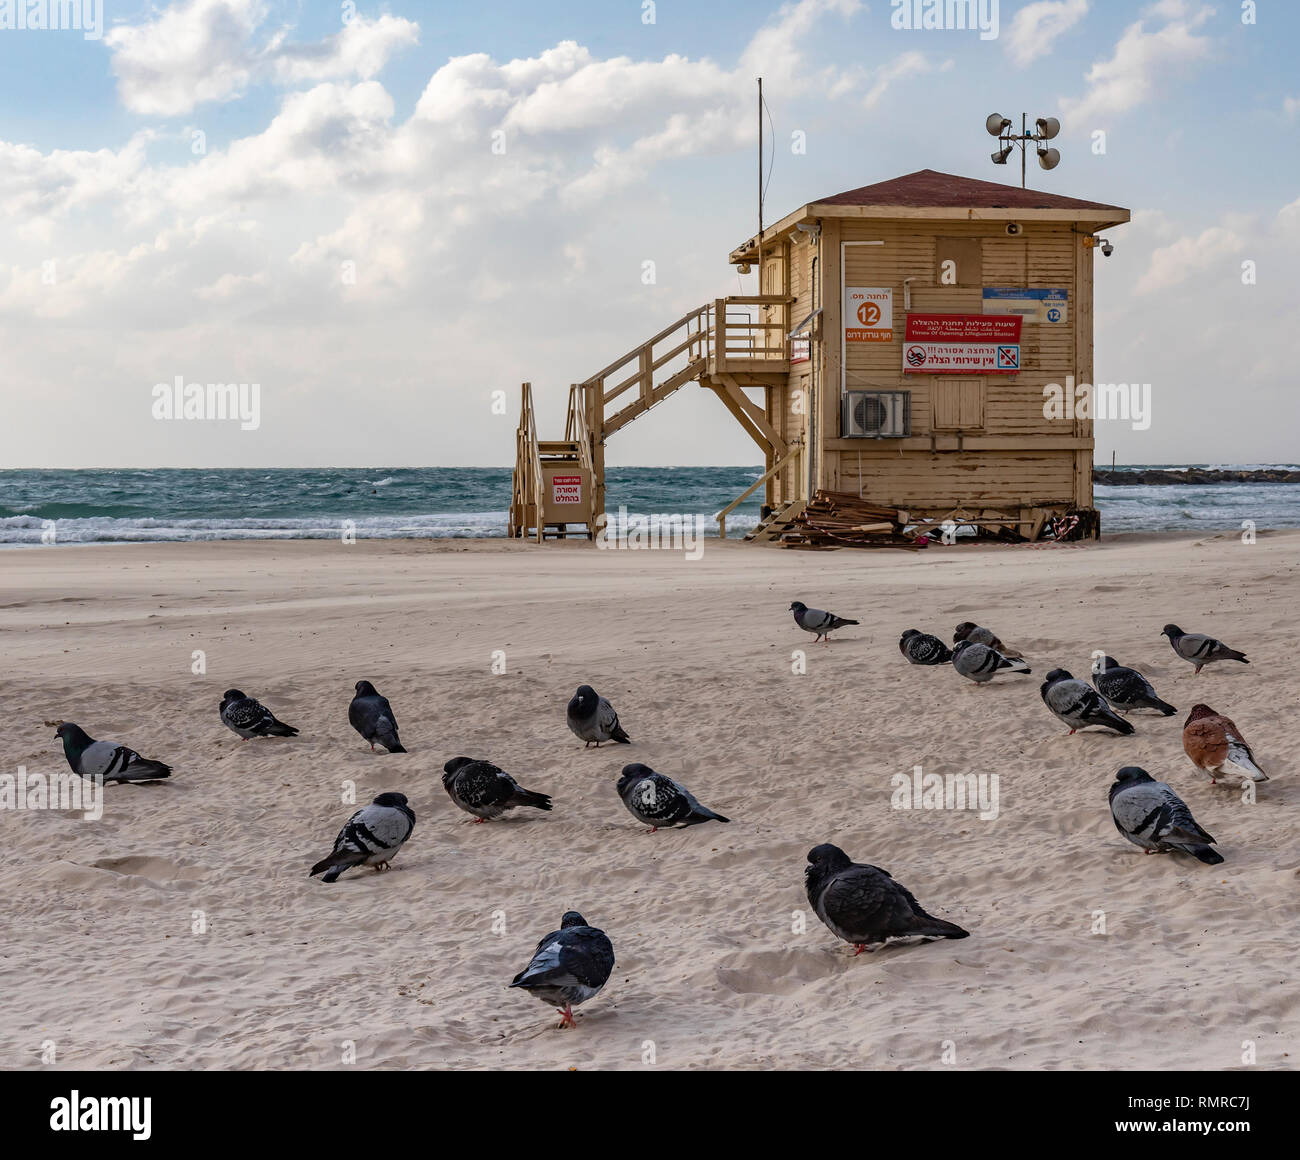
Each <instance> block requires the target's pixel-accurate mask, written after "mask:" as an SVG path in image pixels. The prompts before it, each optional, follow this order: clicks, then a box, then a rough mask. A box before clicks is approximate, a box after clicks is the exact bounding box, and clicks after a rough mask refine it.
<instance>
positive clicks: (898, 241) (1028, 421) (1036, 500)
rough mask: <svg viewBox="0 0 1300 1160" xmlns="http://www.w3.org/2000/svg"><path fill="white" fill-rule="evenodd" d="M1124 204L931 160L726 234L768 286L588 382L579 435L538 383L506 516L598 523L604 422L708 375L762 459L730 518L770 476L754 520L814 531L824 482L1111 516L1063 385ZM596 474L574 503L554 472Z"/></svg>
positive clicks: (573, 398)
mask: <svg viewBox="0 0 1300 1160" xmlns="http://www.w3.org/2000/svg"><path fill="white" fill-rule="evenodd" d="M1128 220H1129V212H1128V210H1126V209H1122V208H1120V207H1118V206H1113V205H1105V204H1102V203H1098V202H1091V201H1081V200H1078V199H1076V198H1071V197H1063V196H1061V195H1059V194H1051V193H1040V192H1037V191H1035V190H1029V189H1021V188H1018V187H1014V186H1006V185H999V184H996V183H994V182H989V181H979V180H974V179H971V178H965V177H955V176H953V175H951V174H946V173H937V172H935V171H933V170H928V169H927V170H921V171H919V172H917V173H911V174H908V175H907V176H905V177H899V178H896V179H894V180H892V181H885V182H880V183H878V184H876V185H867V186H863V187H862V188H860V189H853V190H849V191H848V192H846V193H840V194H836V195H834V196H831V197H825V198H821V199H820V200H818V201H814V202H809V203H808V204H807V205H804V206H802V207H800V208H799V209H797V210H795V211H794V212H793V213H791V214H789V215H787V216H786V217H784V218H782V219H781V220H780V221H778V222H777V223H776V224H774V225H773V226H771V227H769V228H767V229H765V230H764V231H763V233H762V235H761V236H757V237H753V238H750V239H749V240H748V241H746V242H744V243H743V244H742V245H740V246H738V247H736V249H734V250H733V251H732V252H731V254H730V258H729V260H730V262H731V264H732V265H734V266H736V267H738V268H739V270H740V272H741V273H748V272H749V271H750V270H756V271H758V273H759V289H760V293H759V294H757V295H751V296H732V297H728V298H718V299H715V300H714V301H712V302H708V303H705V304H704V305H702V306H700V307H698V308H697V309H695V310H693V311H691V312H690V313H688V314H686V315H685V316H683V317H682V318H680V319H678V320H677V321H676V322H675V323H673V324H672V325H671V326H669V327H666V328H665V329H664V330H663V331H661V332H660V333H659V334H657V335H655V336H654V337H652V338H650V339H648V340H647V341H646V342H644V343H643V344H642V345H640V346H638V347H636V348H635V349H633V350H632V351H630V352H629V353H627V354H626V355H624V356H623V357H622V358H620V359H617V360H615V361H614V362H612V363H610V364H609V365H608V366H606V367H604V368H603V369H601V370H600V371H598V372H597V373H596V374H594V375H592V376H590V377H589V378H587V379H585V380H584V381H582V382H581V383H577V384H574V385H573V386H572V387H571V389H570V395H569V414H568V424H567V430H566V433H565V440H563V441H560V442H557V443H542V442H539V441H538V439H537V436H536V432H535V430H534V425H533V414H532V401H531V393H530V390H529V388H528V387H527V385H525V388H524V401H523V412H522V415H521V420H520V427H519V437H518V446H517V456H516V467H515V485H514V497H513V501H512V504H511V515H510V522H511V526H510V531H511V534H512V535H516V536H522V535H528V534H535V535H536V537H537V538H538V539H539V540H540V539H542V538H543V537H544V535H547V534H555V535H558V534H572V533H573V532H579V528H580V529H581V530H580V533H579V534H584V535H591V534H594V530H595V521H596V519H597V518H598V515H599V513H601V512H603V511H604V510H605V488H604V454H605V452H604V449H605V442H606V440H607V439H608V438H609V436H611V435H613V434H614V433H616V432H617V431H619V430H621V429H622V428H623V427H624V426H626V425H627V424H628V423H629V422H631V421H632V420H633V419H635V418H637V417H638V416H639V415H641V414H644V413H645V412H646V411H648V410H649V409H650V408H651V407H653V406H656V405H657V404H658V403H660V402H661V401H663V400H664V399H666V398H667V397H668V396H669V395H670V394H672V393H673V392H675V391H677V390H678V389H680V388H681V387H683V386H685V385H686V384H688V383H692V382H693V383H698V384H699V385H700V386H702V387H704V388H706V389H708V390H711V391H713V392H714V393H715V394H716V395H717V396H718V397H719V399H720V400H721V401H722V403H723V404H724V406H725V407H726V408H727V410H728V411H729V412H730V413H731V415H732V416H733V417H734V418H735V420H736V421H737V422H738V423H739V424H740V425H741V427H742V428H743V429H744V430H745V431H746V432H747V433H748V434H749V435H750V437H751V438H753V440H754V442H755V443H756V445H757V446H758V448H759V450H760V452H761V453H762V455H763V458H764V461H765V466H766V470H765V472H764V474H763V475H762V477H761V478H760V479H759V480H758V481H756V482H755V484H754V485H753V487H751V488H750V489H749V490H748V491H747V492H745V493H744V494H742V496H740V497H738V498H737V500H736V502H735V503H733V504H731V505H729V507H728V508H726V509H724V510H723V512H721V513H719V522H720V524H721V525H722V529H723V532H724V534H725V518H726V514H727V513H728V512H729V511H730V510H731V509H732V508H734V507H735V506H736V504H737V503H739V502H741V501H742V500H743V499H745V498H747V497H748V496H749V495H750V494H752V493H753V492H754V491H755V490H757V489H758V488H760V487H761V488H763V489H764V503H763V509H762V510H763V519H762V521H761V522H760V524H759V526H758V527H757V528H756V529H754V530H753V531H752V532H750V534H749V536H747V537H746V538H751V539H768V540H770V539H782V538H785V537H787V536H794V537H795V538H797V521H798V520H799V519H800V518H801V517H802V516H803V515H804V512H805V509H808V508H809V505H810V504H813V505H817V504H819V503H823V502H824V501H825V498H826V496H827V495H829V496H832V497H834V496H839V497H856V498H857V499H858V500H859V501H861V502H862V504H863V505H870V506H868V507H867V508H866V509H865V510H873V511H874V510H879V511H880V512H882V513H883V512H888V511H894V512H896V513H897V516H898V524H899V526H900V528H901V525H902V523H904V522H924V521H945V522H949V523H951V524H954V525H962V524H966V525H969V526H972V527H974V528H975V529H976V530H977V531H978V532H980V533H981V534H997V535H999V536H1001V537H1003V538H1010V539H1025V540H1034V539H1037V538H1039V536H1040V534H1042V533H1043V531H1044V529H1055V532H1054V534H1057V535H1062V534H1064V532H1065V531H1066V530H1068V531H1069V534H1071V535H1074V536H1077V535H1085V534H1091V535H1096V534H1098V531H1099V526H1100V525H1099V520H1098V517H1097V513H1096V511H1095V509H1094V508H1093V499H1092V463H1093V446H1094V444H1093V430H1092V418H1091V415H1090V414H1086V413H1085V414H1080V413H1078V412H1077V411H1076V410H1075V409H1073V408H1070V409H1069V413H1068V414H1062V411H1061V409H1060V408H1059V407H1053V406H1051V405H1049V404H1050V402H1051V401H1052V399H1053V397H1054V395H1053V392H1052V387H1053V385H1055V388H1056V391H1055V398H1056V399H1057V400H1058V401H1059V399H1060V397H1061V396H1062V395H1065V396H1066V397H1070V398H1073V397H1074V394H1073V393H1071V392H1069V391H1068V387H1069V385H1070V384H1071V383H1073V384H1074V385H1075V387H1076V391H1077V387H1078V385H1079V384H1085V383H1088V384H1090V383H1091V382H1092V374H1093V365H1092V350H1093V335H1092V328H1093V310H1092V293H1093V290H1092V272H1093V256H1094V254H1095V252H1096V249H1097V247H1098V246H1099V244H1100V242H1101V239H1099V237H1098V235H1099V234H1100V232H1101V231H1103V230H1106V229H1108V228H1110V227H1113V226H1117V225H1120V224H1122V223H1124V222H1127V221H1128ZM611 405H613V406H612V408H611ZM548 464H549V465H550V466H549V467H548ZM566 465H567V466H566ZM551 468H554V470H551ZM548 471H550V475H549V476H548ZM583 472H588V473H589V479H590V485H589V486H587V487H585V488H584V489H583V490H582V492H581V499H580V501H579V502H578V503H577V505H576V506H565V505H559V504H558V503H557V504H554V505H553V504H552V501H553V500H556V498H557V497H559V498H565V497H568V498H572V496H573V494H574V493H573V492H572V491H566V490H563V489H561V490H558V491H557V490H556V489H555V487H554V485H553V484H551V485H548V484H546V482H545V481H546V480H547V479H548V478H550V479H554V478H555V476H556V475H557V474H558V475H561V476H567V477H568V478H569V479H572V478H573V477H574V476H579V475H582V473H583ZM583 478H584V479H585V478H588V476H583ZM819 493H822V494H820V495H819ZM579 516H581V517H582V518H581V519H579V518H578V517H579Z"/></svg>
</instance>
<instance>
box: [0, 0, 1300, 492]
mask: <svg viewBox="0 0 1300 1160" xmlns="http://www.w3.org/2000/svg"><path fill="white" fill-rule="evenodd" d="M75 3H76V6H77V7H78V9H82V8H84V10H85V13H86V18H85V20H84V22H83V23H84V24H86V25H89V26H90V27H88V28H86V27H83V28H82V29H62V30H55V29H50V28H37V27H32V26H31V25H35V24H39V23H40V21H39V19H38V17H39V14H40V12H42V11H44V10H46V9H47V8H48V7H49V5H48V4H47V3H45V0H0V201H2V204H3V213H0V392H2V393H3V409H2V410H0V415H3V421H2V423H0V430H2V431H3V432H4V436H5V438H4V439H3V440H0V466H10V467H92V466H95V467H119V466H121V467H126V466H133V467H169V466H217V467H222V466H229V467H266V466H283V467H294V466H474V465H508V464H510V463H511V462H512V461H513V457H514V429H515V424H516V421H517V417H518V391H519V383H521V382H522V381H525V380H527V381H530V382H532V384H533V386H534V392H535V395H536V398H537V403H538V410H539V415H540V420H541V434H542V437H543V438H546V437H548V436H549V437H552V438H557V437H559V436H560V435H561V433H562V426H563V409H564V402H565V397H566V394H567V387H568V384H569V383H571V382H575V381H579V380H581V379H584V378H586V377H587V376H589V375H591V374H593V373H594V372H595V371H597V370H599V369H600V368H601V367H602V366H604V365H605V364H606V363H608V362H610V361H612V360H613V359H614V358H616V357H618V356H620V355H622V354H623V353H625V352H626V351H628V350H630V349H631V348H632V347H634V346H635V345H637V344H638V343H639V342H641V341H642V340H644V339H645V338H648V337H650V336H651V335H652V334H654V333H655V332H657V331H659V330H660V329H662V328H663V327H664V326H666V325H668V324H669V323H671V322H672V321H673V320H674V319H676V318H678V317H679V316H680V315H682V314H683V313H685V312H686V311H687V310H689V309H691V308H693V307H695V306H698V305H700V304H702V303H704V302H705V301H708V300H711V299H713V298H714V297H717V296H719V295H725V294H729V293H754V292H755V287H754V285H753V280H752V276H751V277H750V278H742V277H741V276H740V275H739V274H738V273H737V272H736V270H735V269H734V268H733V267H731V266H729V265H728V264H727V260H726V259H727V254H728V252H729V251H730V250H731V249H732V248H733V247H735V246H736V245H738V244H739V243H741V242H742V241H744V240H745V239H747V238H748V237H750V236H752V235H753V233H754V232H755V228H756V217H757V207H756V170H757V134H758V129H757V118H756V114H755V84H754V82H755V78H756V77H758V76H762V77H763V78H764V92H765V94H766V97H767V102H768V106H769V111H770V128H769V129H767V130H766V131H767V133H768V135H769V143H768V161H767V164H768V165H770V169H771V176H770V179H769V181H768V184H767V188H766V194H765V205H766V218H767V220H768V221H769V222H771V221H775V220H778V219H779V218H780V217H782V216H784V215H785V214H786V213H788V212H790V211H791V210H793V209H795V208H797V207H799V206H801V205H803V204H805V203H806V202H808V201H811V200H815V199H816V198H817V197H819V196H826V195H829V194H833V193H836V192H839V191H841V190H845V189H851V188H855V187H857V186H859V185H864V184H868V183H871V182H875V181H880V180H885V179H888V178H891V177H895V176H898V175H900V174H904V173H909V172H912V171H914V170H917V169H924V168H929V169H937V170H941V171H944V172H949V173H955V174H960V175H963V176H968V177H977V178H983V179H986V180H1002V181H1008V182H1012V183H1014V182H1015V181H1016V180H1017V178H1018V174H1017V173H1014V172H1012V168H1011V167H1008V168H1006V169H1001V168H995V167H994V166H993V165H992V163H991V161H990V157H989V154H990V152H991V151H992V146H993V144H994V143H993V141H992V139H991V138H990V137H988V136H987V134H986V133H985V131H984V127H983V126H984V119H985V117H986V116H987V115H988V114H989V113H992V112H999V113H1002V114H1005V115H1007V116H1009V117H1012V118H1014V119H1015V120H1016V122H1017V123H1018V122H1019V116H1020V114H1021V113H1022V112H1025V113H1028V114H1029V115H1030V118H1031V120H1032V119H1033V118H1034V117H1035V116H1056V117H1058V118H1059V119H1060V120H1061V122H1062V125H1063V128H1062V131H1061V135H1060V137H1059V139H1058V140H1057V141H1056V142H1055V144H1056V145H1058V146H1059V147H1060V150H1061V153H1062V161H1061V164H1060V166H1059V167H1058V168H1057V169H1055V170H1053V171H1052V172H1050V173H1044V172H1042V171H1040V170H1037V169H1036V168H1034V167H1033V166H1032V165H1031V177H1030V184H1031V185H1032V186H1034V187H1035V188H1040V189H1046V190H1050V191H1052V192H1056V193H1062V194H1066V195H1069V196H1074V197H1081V198H1086V199H1090V200H1097V201H1103V202H1108V203H1112V204H1118V205H1122V206H1126V207H1128V208H1130V209H1131V210H1132V212H1133V219H1132V221H1131V222H1130V223H1129V224H1127V225H1124V226H1121V227H1117V228H1115V229H1113V230H1111V231H1109V233H1108V236H1109V237H1110V239H1111V241H1112V242H1113V243H1114V247H1115V249H1114V254H1113V255H1112V256H1111V257H1109V258H1100V257H1099V258H1098V259H1097V268H1096V367H1095V378H1096V379H1097V381H1098V382H1106V383H1110V382H1115V383H1119V382H1125V383H1139V384H1150V398H1151V407H1152V414H1151V423H1150V426H1149V428H1147V429H1146V430H1133V429H1132V427H1131V425H1130V424H1128V423H1124V422H1122V421H1108V422H1101V423H1099V424H1098V425H1097V459H1098V461H1099V462H1109V461H1110V458H1111V455H1112V452H1113V453H1114V454H1115V455H1116V457H1117V458H1118V460H1119V462H1121V463H1124V462H1145V463H1158V462H1171V463H1177V462H1211V463H1228V462H1233V463H1253V462H1295V461H1296V459H1297V457H1298V456H1300V439H1297V435H1296V432H1297V429H1298V428H1300V423H1298V422H1297V421H1298V420H1300V405H1298V404H1297V402H1296V394H1297V382H1296V374H1295V368H1294V361H1295V360H1294V354H1293V352H1294V350H1295V346H1296V335H1297V334H1300V293H1297V290H1298V289H1300V279H1298V278H1297V273H1296V271H1297V269H1300V70H1297V69H1296V67H1295V56H1294V47H1295V45H1296V44H1297V43H1300V4H1296V3H1294V2H1293V0H1259V2H1258V3H1257V4H1256V3H1251V2H1250V0H1247V2H1246V3H1239V2H1238V0H1215V2H1213V3H1202V2H1200V0H1158V2H1155V3H1150V4H1142V3H1135V2H1129V0H1033V2H1029V3H1020V2H1017V0H1001V2H1000V3H996V4H994V3H992V0H983V9H984V12H985V14H986V16H992V15H993V13H994V12H996V17H997V19H996V24H994V23H993V22H992V21H991V20H985V21H984V28H983V30H982V31H981V30H980V29H956V28H907V27H896V25H897V24H899V23H901V22H902V15H903V12H904V7H905V8H906V9H910V8H911V7H912V5H910V4H909V5H906V6H904V7H900V6H899V4H896V3H890V2H889V0H872V2H870V3H866V2H862V0H792V2H789V3H785V4H780V3H771V2H766V0H745V2H743V3H742V2H740V0H658V2H657V3H650V2H649V0H571V2H567V3H563V4H560V3H538V2H537V0H517V2H516V0H478V2H476V3H473V4H456V5H451V4H446V3H422V2H416V0H390V2H389V3H387V4H379V3H371V2H370V0H356V2H352V0H345V2H343V3H334V2H333V0H328V2H319V3H306V2H303V3H280V2H276V0H180V2H177V3H171V4H163V3H143V2H139V0H119V2H115V0H102V3H99V4H97V3H95V2H94V0H84V2H83V0H75ZM54 7H55V8H57V7H58V5H57V3H55V4H54ZM16 9H25V10H31V11H32V15H28V16H27V18H26V19H25V21H19V20H18V19H17V14H16ZM97 17H98V18H97ZM20 23H26V24H27V25H28V27H15V25H16V24H20ZM47 23H48V21H47ZM1099 134H1100V136H1099ZM796 140H802V141H803V142H804V146H805V147H804V150H803V151H802V152H801V151H798V150H796V149H795V148H794V142H795V141H796ZM647 262H652V263H653V267H652V269H653V280H648V279H647V277H646V276H645V271H646V269H647V266H646V263H647ZM178 378H179V379H181V380H182V381H183V382H184V383H210V382H221V383H232V382H234V383H248V384H257V385H258V388H259V391H258V400H259V403H260V406H259V414H258V417H257V424H256V426H252V425H250V424H247V423H239V422H232V421H206V422H205V421H194V420H190V421H186V420H184V419H176V420H170V421H169V420H167V419H165V418H162V419H160V418H158V417H156V416H157V414H158V403H157V400H156V393H155V388H156V386H157V385H158V384H170V383H174V382H175V381H176V380H177V379H178ZM502 391H504V392H505V399H506V405H505V406H504V408H503V407H502V406H501V405H500V399H501V396H500V394H499V392H502ZM246 428H247V429H246ZM757 459H758V456H757V454H756V449H755V448H754V446H753V445H752V444H751V443H750V442H749V440H748V439H747V437H746V436H745V435H744V434H743V433H742V432H741V431H740V430H739V427H738V426H737V425H736V424H735V423H734V421H733V420H731V419H730V417H729V416H728V415H727V413H726V412H725V410H724V409H723V408H722V405H721V404H720V403H719V402H718V401H717V400H716V398H714V397H713V396H712V395H711V394H710V393H708V392H705V391H702V390H700V389H698V388H696V387H688V388H687V389H686V390H684V391H680V392H678V393H677V395H675V396H673V397H672V398H671V399H669V400H668V401H666V402H665V403H663V404H662V405H661V406H659V407H658V408H656V409H655V410H654V411H653V412H651V413H650V414H649V415H646V416H644V417H642V418H641V419H638V420H637V422H636V423H634V424H632V425H631V426H629V427H627V428H625V429H624V430H623V431H622V432H620V433H619V434H618V435H616V436H614V437H613V438H612V439H611V440H610V443H609V446H608V462H609V463H610V464H681V465H691V464H732V463H753V462H756V461H757Z"/></svg>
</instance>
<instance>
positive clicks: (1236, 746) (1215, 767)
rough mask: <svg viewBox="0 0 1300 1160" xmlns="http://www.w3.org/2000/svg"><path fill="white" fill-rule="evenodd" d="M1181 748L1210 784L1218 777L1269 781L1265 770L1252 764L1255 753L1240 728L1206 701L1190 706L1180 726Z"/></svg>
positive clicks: (1235, 779)
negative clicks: (1181, 734) (1181, 732)
mask: <svg viewBox="0 0 1300 1160" xmlns="http://www.w3.org/2000/svg"><path fill="white" fill-rule="evenodd" d="M1183 748H1184V749H1185V750H1186V751H1187V756H1188V757H1190V758H1191V759H1192V764H1193V765H1194V766H1196V768H1197V769H1199V770H1200V771H1201V772H1202V773H1203V774H1205V776H1206V777H1208V778H1209V779H1210V784H1211V785H1213V784H1214V783H1215V782H1216V781H1218V780H1219V779H1220V778H1223V779H1224V780H1225V781H1229V780H1230V781H1233V782H1236V781H1237V780H1238V779H1240V778H1249V779H1250V780H1251V781H1268V774H1266V773H1265V772H1264V771H1263V770H1262V769H1260V768H1259V766H1258V765H1256V764H1255V755H1254V754H1253V753H1251V751H1250V746H1249V745H1247V744H1246V739H1245V737H1243V736H1242V733H1241V730H1240V729H1238V728H1237V727H1236V726H1235V725H1234V724H1233V723H1232V722H1231V721H1230V720H1229V719H1228V718H1227V717H1224V716H1223V715H1222V714H1220V713H1216V712H1215V711H1214V710H1213V709H1211V708H1210V707H1209V705H1193V706H1192V711H1191V713H1190V715H1189V716H1188V718H1187V723H1186V724H1185V725H1184V726H1183Z"/></svg>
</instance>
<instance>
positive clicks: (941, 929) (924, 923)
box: [912, 914, 970, 938]
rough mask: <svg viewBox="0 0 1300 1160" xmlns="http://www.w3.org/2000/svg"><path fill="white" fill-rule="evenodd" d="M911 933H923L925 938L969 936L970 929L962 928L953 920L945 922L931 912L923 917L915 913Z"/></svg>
mask: <svg viewBox="0 0 1300 1160" xmlns="http://www.w3.org/2000/svg"><path fill="white" fill-rule="evenodd" d="M912 933H913V934H920V935H925V936H926V937H927V938H970V931H968V930H963V929H962V928H961V927H959V926H958V925H957V924H956V923H955V922H945V921H944V920H943V919H942V918H935V917H934V915H932V914H927V915H925V916H924V917H922V916H921V915H917V917H916V923H915V925H914V926H913V928H912Z"/></svg>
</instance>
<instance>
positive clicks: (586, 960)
mask: <svg viewBox="0 0 1300 1160" xmlns="http://www.w3.org/2000/svg"><path fill="white" fill-rule="evenodd" d="M613 970H614V946H613V944H612V943H611V942H610V941H609V937H608V936H607V935H606V934H605V932H604V931H603V930H599V929H598V928H596V927H594V926H589V925H588V924H587V920H586V919H585V918H583V917H582V915H580V914H579V913H578V912H577V911H576V910H569V911H566V912H565V914H564V916H563V917H562V918H561V919H560V929H559V930H553V931H551V933H550V934H548V935H545V936H544V937H543V938H542V941H541V942H539V943H538V944H537V949H536V950H535V951H534V952H533V957H532V960H531V961H530V962H529V964H528V966H526V967H525V968H524V969H523V970H522V971H520V972H519V974H517V975H516V976H515V977H514V980H513V981H512V982H511V984H510V986H512V987H522V988H523V989H524V990H525V991H527V992H528V993H529V994H530V995H533V996H534V997H535V998H538V999H540V1000H541V1001H542V1002H543V1003H549V1004H550V1005H551V1006H552V1007H555V1008H558V1009H559V1011H560V1012H561V1017H560V1024H559V1025H560V1027H576V1026H577V1023H575V1022H574V1019H573V1009H574V1008H575V1007H577V1006H578V1005H579V1004H580V1003H585V1002H586V1001H587V1000H588V999H591V998H593V997H594V996H595V995H597V994H599V993H600V989H601V988H602V987H603V986H604V985H605V984H606V983H608V982H609V976H610V975H611V974H612V973H613Z"/></svg>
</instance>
